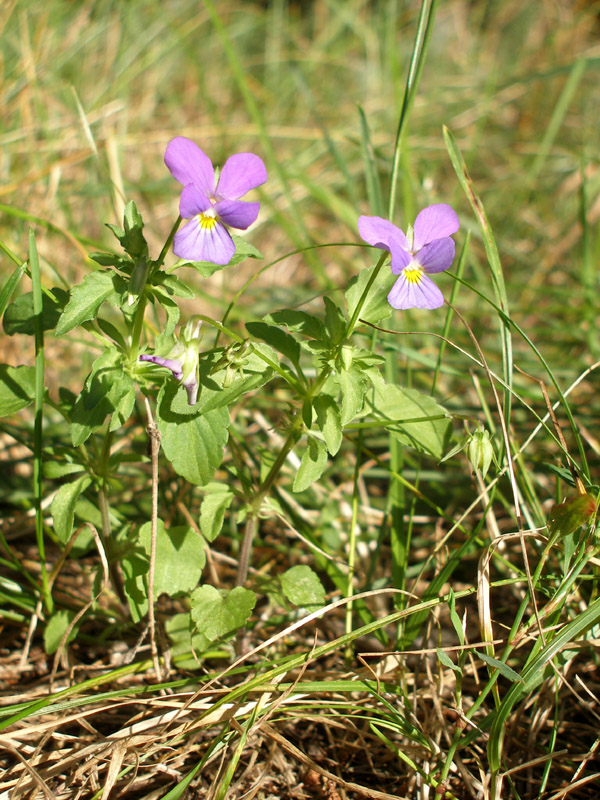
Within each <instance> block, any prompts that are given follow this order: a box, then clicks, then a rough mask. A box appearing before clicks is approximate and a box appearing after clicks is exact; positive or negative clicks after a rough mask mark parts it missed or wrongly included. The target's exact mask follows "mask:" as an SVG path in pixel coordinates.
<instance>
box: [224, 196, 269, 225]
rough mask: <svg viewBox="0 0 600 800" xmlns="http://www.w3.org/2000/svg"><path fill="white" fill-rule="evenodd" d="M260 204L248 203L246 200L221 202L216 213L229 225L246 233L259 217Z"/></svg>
mask: <svg viewBox="0 0 600 800" xmlns="http://www.w3.org/2000/svg"><path fill="white" fill-rule="evenodd" d="M259 208H260V203H247V202H246V201H245V200H219V202H218V203H216V204H215V212H216V213H217V214H218V215H219V219H222V220H223V222H225V223H226V224H227V225H230V226H231V227H232V228H239V229H240V230H242V231H245V230H246V228H248V227H250V225H252V223H253V222H254V221H255V219H256V218H257V217H258V209H259Z"/></svg>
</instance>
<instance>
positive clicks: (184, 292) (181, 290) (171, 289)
mask: <svg viewBox="0 0 600 800" xmlns="http://www.w3.org/2000/svg"><path fill="white" fill-rule="evenodd" d="M152 285H153V286H164V288H165V289H166V290H167V292H168V293H169V294H174V295H175V296H176V297H183V298H185V299H186V300H193V299H194V297H196V294H195V292H194V290H193V289H192V288H191V287H189V286H188V285H187V283H185V282H184V281H182V280H181V278H178V277H177V275H167V273H166V272H162V270H159V271H158V272H157V273H156V275H155V277H154V278H153V279H152Z"/></svg>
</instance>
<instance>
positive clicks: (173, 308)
mask: <svg viewBox="0 0 600 800" xmlns="http://www.w3.org/2000/svg"><path fill="white" fill-rule="evenodd" d="M152 299H153V300H154V301H155V302H156V303H157V304H158V305H159V306H160V307H161V308H162V309H163V311H164V312H165V314H166V317H167V320H166V322H165V326H164V328H163V330H162V331H161V336H170V335H171V334H172V333H173V331H174V330H175V327H176V325H177V323H178V322H179V317H180V311H179V306H178V305H177V303H176V302H175V301H174V300H173V299H172V298H171V297H169V295H168V293H167V292H166V291H165V290H164V289H163V288H162V287H154V289H153V291H152Z"/></svg>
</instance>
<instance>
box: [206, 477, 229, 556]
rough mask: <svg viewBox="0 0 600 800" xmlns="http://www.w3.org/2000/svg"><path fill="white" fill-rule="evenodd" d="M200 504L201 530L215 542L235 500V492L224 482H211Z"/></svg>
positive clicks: (209, 539)
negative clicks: (226, 514) (228, 510)
mask: <svg viewBox="0 0 600 800" xmlns="http://www.w3.org/2000/svg"><path fill="white" fill-rule="evenodd" d="M204 491H205V492H206V494H205V495H204V500H203V501H202V505H201V506H200V530H201V531H202V535H203V536H204V538H205V539H207V540H208V541H209V542H213V541H214V540H215V539H216V538H217V536H218V535H219V533H220V532H221V528H222V526H223V519H224V518H225V512H226V511H227V509H228V508H229V506H230V505H231V502H232V500H233V497H234V495H233V492H232V491H231V490H230V489H229V487H228V486H226V485H225V484H224V483H209V484H208V485H207V486H205V487H204Z"/></svg>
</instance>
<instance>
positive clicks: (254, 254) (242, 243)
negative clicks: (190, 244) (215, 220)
mask: <svg viewBox="0 0 600 800" xmlns="http://www.w3.org/2000/svg"><path fill="white" fill-rule="evenodd" d="M231 238H232V239H233V243H234V244H235V254H234V255H233V257H232V259H231V261H230V262H229V264H213V263H212V262H210V261H185V260H184V259H181V260H180V261H178V262H177V263H176V264H175V265H174V266H173V267H171V269H177V268H179V267H193V268H194V269H195V270H197V271H198V272H199V273H200V275H202V277H204V278H210V276H211V275H214V274H215V272H220V271H221V270H222V269H225V268H226V267H234V266H235V265H236V264H240V263H241V262H242V261H245V260H246V259H247V258H262V257H263V255H262V253H261V252H260V250H257V249H256V247H254V245H251V244H250V242H247V241H246V240H245V239H243V238H242V237H241V236H236V234H235V233H232V234H231Z"/></svg>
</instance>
